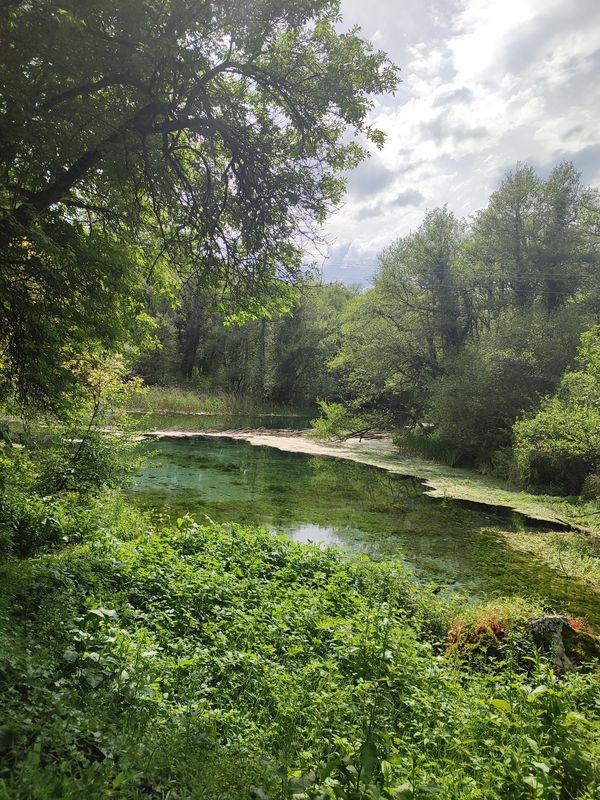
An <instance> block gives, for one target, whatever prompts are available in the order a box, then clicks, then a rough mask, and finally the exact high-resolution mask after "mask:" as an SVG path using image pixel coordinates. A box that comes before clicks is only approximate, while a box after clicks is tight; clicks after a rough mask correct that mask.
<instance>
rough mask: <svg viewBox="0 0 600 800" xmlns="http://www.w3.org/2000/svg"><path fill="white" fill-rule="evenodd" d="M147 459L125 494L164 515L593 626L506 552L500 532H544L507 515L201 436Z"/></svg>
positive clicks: (559, 584)
mask: <svg viewBox="0 0 600 800" xmlns="http://www.w3.org/2000/svg"><path fill="white" fill-rule="evenodd" d="M144 448H145V450H146V453H147V454H148V455H149V456H150V457H149V458H148V459H147V461H146V464H145V466H144V468H143V470H142V472H141V473H140V475H139V476H138V477H137V479H136V480H135V482H134V484H133V485H132V487H131V490H130V491H131V494H132V496H133V497H134V498H135V499H136V500H137V502H139V503H140V504H141V505H143V506H144V507H147V508H152V509H155V510H157V511H159V512H160V513H162V514H165V515H167V516H169V517H177V516H182V515H183V514H186V513H189V514H191V515H192V516H193V517H194V518H195V519H196V520H197V521H199V522H202V521H203V520H204V519H205V518H206V517H208V518H210V519H211V520H214V521H216V522H226V521H235V522H240V523H247V524H252V525H255V524H259V525H267V526H268V527H269V528H271V529H272V530H276V531H281V532H284V533H286V534H287V535H289V536H290V537H291V538H292V539H294V540H295V541H300V542H313V543H315V544H321V545H323V544H328V545H335V546H339V547H344V548H347V549H349V550H351V551H362V552H365V553H367V554H369V555H370V556H371V557H372V558H376V559H391V558H394V559H400V560H402V561H403V562H404V563H405V564H406V565H407V566H408V567H409V568H410V569H411V570H413V571H414V573H415V575H416V576H417V577H418V578H419V579H421V580H424V581H427V582H430V581H433V582H435V583H436V584H437V585H439V587H440V590H441V591H455V590H466V591H468V592H469V593H470V594H472V595H475V596H484V597H492V596H498V595H510V594H518V595H522V596H527V597H531V598H533V599H541V600H543V601H544V602H545V603H546V604H547V605H548V606H549V607H550V608H553V609H555V610H557V611H567V612H570V613H572V614H575V615H581V616H585V617H586V618H587V619H589V620H590V622H595V623H596V624H598V623H600V603H599V600H600V598H599V597H598V594H597V593H595V592H594V591H593V590H591V588H590V587H589V586H585V585H583V584H580V583H579V582H578V581H577V580H574V579H569V578H567V577H566V576H564V575H562V574H560V573H558V572H556V571H554V570H552V569H551V568H550V567H548V566H547V565H546V564H545V563H544V562H542V561H540V560H539V559H537V558H536V557H534V556H532V555H529V554H525V553H521V552H518V551H515V550H514V549H513V548H511V547H510V546H509V545H508V544H507V543H506V541H505V540H504V538H503V537H502V531H503V530H504V531H506V530H515V529H516V530H523V529H530V528H531V529H535V530H536V531H537V532H538V534H539V535H540V536H543V535H545V534H546V533H547V531H548V527H549V526H548V525H546V524H542V525H540V523H534V522H533V521H528V520H527V519H526V518H524V517H523V516H522V515H520V514H515V513H513V512H511V511H510V510H508V509H504V508H497V507H487V506H477V505H475V504H469V503H464V502H461V501H450V500H443V499H439V498H432V497H429V496H428V495H425V494H424V493H423V490H422V486H421V483H420V481H419V480H418V479H415V478H411V477H403V476H399V475H393V474H391V473H388V472H386V471H384V470H380V469H377V468H375V467H369V466H366V465H362V464H356V463H352V462H348V461H343V460H341V459H334V458H324V457H315V456H306V455H302V454H298V453H285V452H281V451H279V450H275V449H273V448H269V447H254V446H252V445H249V444H247V443H246V442H241V441H235V440H230V439H226V438H217V439H215V438H203V437H201V436H197V437H190V438H179V439H175V438H173V439H168V438H166V439H161V440H159V441H154V442H148V443H146V444H145V445H144Z"/></svg>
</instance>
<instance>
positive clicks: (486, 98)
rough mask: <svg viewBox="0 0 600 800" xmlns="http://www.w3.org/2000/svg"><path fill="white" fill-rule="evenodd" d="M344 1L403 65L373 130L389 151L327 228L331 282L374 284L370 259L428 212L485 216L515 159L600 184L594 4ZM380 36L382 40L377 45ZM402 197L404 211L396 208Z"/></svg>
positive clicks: (354, 20)
mask: <svg viewBox="0 0 600 800" xmlns="http://www.w3.org/2000/svg"><path fill="white" fill-rule="evenodd" d="M402 5H403V10H402V14H399V13H398V9H397V0H370V2H369V3H368V4H365V3H364V2H363V0H342V13H343V14H344V26H345V27H347V26H349V25H352V24H359V25H361V26H362V27H363V33H364V35H365V36H366V37H367V38H376V39H377V46H378V47H380V48H381V49H383V50H386V51H387V52H388V53H389V54H390V56H391V57H392V59H393V60H394V61H396V62H397V63H399V64H400V66H401V67H402V78H403V83H402V85H401V88H400V91H399V92H398V94H397V96H396V97H395V98H378V102H377V104H376V106H375V108H374V110H373V112H372V122H373V123H374V124H376V125H377V126H378V127H380V128H382V129H383V130H384V131H385V132H386V133H387V141H386V145H385V147H384V149H383V151H381V152H376V154H375V155H374V157H373V159H372V160H371V161H370V162H368V163H367V164H365V165H363V166H361V167H359V169H358V170H357V171H356V173H355V174H354V175H350V176H349V191H348V195H347V197H346V202H345V204H344V207H343V209H341V210H340V211H339V212H338V213H337V214H336V215H335V216H334V217H333V218H332V220H331V221H330V222H329V223H328V226H327V229H326V235H327V238H328V240H329V241H332V242H333V245H332V247H331V248H330V252H329V256H330V257H329V260H328V262H327V264H326V266H325V277H326V278H330V279H342V280H345V281H348V282H351V281H353V280H363V281H364V280H365V279H368V277H369V275H370V272H371V271H372V267H373V266H374V265H375V264H376V254H377V252H379V251H380V250H381V249H382V248H383V247H384V246H385V245H386V244H387V243H389V242H390V241H392V240H393V239H395V238H397V237H398V236H400V235H404V234H405V233H407V232H408V231H409V230H411V229H414V228H415V227H417V226H418V224H419V223H420V220H421V219H422V216H423V214H424V212H425V210H426V208H433V207H435V206H438V205H442V204H443V203H446V202H447V203H448V204H449V206H450V208H452V209H453V210H454V211H455V213H457V214H459V215H468V214H471V213H472V212H473V211H475V210H476V209H477V208H480V207H481V206H483V205H484V204H485V202H486V200H487V197H488V196H489V194H490V192H492V191H493V190H494V189H495V188H496V187H497V185H498V182H499V180H500V179H501V176H502V174H503V172H504V171H505V170H506V169H508V168H510V167H511V166H513V165H514V164H515V163H516V162H517V161H530V162H531V163H532V164H534V165H535V166H537V167H539V168H540V169H548V167H550V166H551V165H552V164H553V163H554V162H556V161H558V160H560V159H563V158H573V160H574V161H575V163H576V165H577V166H578V168H579V169H581V170H582V171H583V180H584V181H585V182H587V183H592V184H598V183H600V136H599V135H598V130H600V112H599V109H600V82H598V80H597V77H596V76H597V74H598V70H599V69H600V47H599V42H600V2H598V0H502V2H499V1H498V0H445V2H442V1H441V0H440V1H439V2H435V0H426V2H420V0H404V2H403V4H402ZM375 34H377V36H375ZM395 198H404V200H405V201H406V200H408V202H394V199H395Z"/></svg>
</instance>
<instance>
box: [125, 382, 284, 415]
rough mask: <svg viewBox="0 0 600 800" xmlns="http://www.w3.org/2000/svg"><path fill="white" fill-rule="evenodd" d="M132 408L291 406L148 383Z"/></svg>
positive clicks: (189, 410)
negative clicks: (149, 384)
mask: <svg viewBox="0 0 600 800" xmlns="http://www.w3.org/2000/svg"><path fill="white" fill-rule="evenodd" d="M127 410H128V411H140V412H148V413H171V414H278V415H279V414H282V415H289V414H291V413H292V411H290V408H289V406H285V405H281V404H277V403H269V402H266V401H262V400H258V399H256V398H253V397H250V396H248V395H240V394H235V393H233V392H223V391H219V392H212V393H207V392H202V391H197V390H194V389H185V388H181V387H177V386H147V387H145V389H144V392H143V393H141V394H138V395H137V396H136V397H135V398H133V399H132V401H131V402H130V403H129V404H128V406H127Z"/></svg>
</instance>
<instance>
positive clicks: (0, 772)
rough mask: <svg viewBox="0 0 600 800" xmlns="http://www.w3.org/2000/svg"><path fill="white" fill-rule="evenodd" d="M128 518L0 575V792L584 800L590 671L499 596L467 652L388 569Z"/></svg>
mask: <svg viewBox="0 0 600 800" xmlns="http://www.w3.org/2000/svg"><path fill="white" fill-rule="evenodd" d="M114 502H116V498H115V497H113V500H112V501H111V503H114ZM131 514H132V512H131V511H128V510H127V509H126V507H123V506H122V505H121V506H119V507H115V508H109V507H106V508H105V512H104V515H103V517H101V518H98V520H97V523H96V529H95V534H94V536H93V537H91V538H89V540H88V542H87V543H86V544H81V545H78V546H75V547H72V548H68V549H66V550H64V551H62V552H61V553H60V554H53V555H48V556H44V557H42V558H38V559H35V560H33V561H24V562H18V563H12V564H8V565H5V566H4V567H2V579H3V583H4V586H5V587H6V588H5V591H4V592H3V594H2V597H1V598H0V620H1V625H0V645H1V646H0V689H1V690H2V691H1V693H0V697H1V698H2V700H1V702H2V719H3V725H2V728H1V730H0V797H2V792H4V796H7V797H10V798H14V800H25V798H28V800H29V798H32V797H40V798H42V797H48V796H64V797H73V798H75V797H80V796H82V795H83V794H85V796H86V797H90V798H92V800H96V798H97V799H98V800H100V798H106V797H118V798H121V800H140V799H141V798H142V797H156V798H159V797H165V796H167V795H170V796H173V797H178V798H182V799H183V798H186V799H187V798H189V799H190V800H192V798H200V797H201V798H211V799H212V798H214V799H215V800H217V798H224V797H227V798H228V799H229V798H234V799H235V798H239V800H242V798H245V799H247V798H248V797H249V796H254V797H257V798H260V797H268V798H272V799H273V800H291V798H297V800H301V799H302V798H304V800H306V799H307V798H310V800H318V799H320V798H331V799H332V800H333V798H347V799H348V800H350V798H356V799H357V800H358V798H372V799H373V800H375V798H377V800H381V798H420V799H421V800H425V798H427V797H430V796H434V795H436V794H437V795H438V796H441V797H445V798H446V797H447V798H451V799H456V800H464V799H465V798H476V797H481V798H486V799H488V798H489V800H504V798H507V797H515V798H517V797H518V798H529V797H539V798H544V799H545V800H551V798H555V797H558V796H561V793H562V795H564V796H565V797H572V798H579V800H592V798H594V797H595V794H596V792H597V789H598V787H599V785H600V773H599V759H600V751H599V750H598V741H599V739H598V736H597V733H598V709H597V703H598V686H597V682H596V680H595V678H594V677H593V675H584V674H574V675H568V676H565V677H564V678H561V679H560V680H558V679H557V678H556V677H555V676H554V674H553V673H552V670H551V669H550V668H549V666H548V664H546V662H545V660H544V657H543V656H542V655H540V654H538V653H536V651H535V650H534V648H533V647H532V646H531V643H528V642H527V640H526V639H525V638H524V637H522V636H521V635H520V634H519V636H518V637H517V638H514V637H513V632H512V631H516V630H517V628H518V625H517V626H512V625H511V624H510V622H511V618H512V617H513V615H514V614H516V615H517V616H519V614H522V613H524V609H523V608H522V607H521V606H519V605H518V603H512V604H506V605H505V606H504V607H501V606H498V607H496V608H495V609H491V608H490V609H487V610H485V609H484V610H481V611H479V612H476V611H474V612H473V618H472V621H469V620H468V619H466V618H465V619H464V620H463V622H462V624H463V625H464V626H467V627H468V626H469V625H481V624H482V621H483V620H484V619H485V620H487V621H488V622H489V621H490V620H492V618H493V620H494V621H495V622H497V623H498V624H501V625H502V626H504V628H505V630H506V636H504V637H503V640H502V641H503V649H502V652H501V654H500V657H497V658H494V659H488V660H485V659H480V660H479V661H477V662H474V661H473V660H472V658H471V656H469V657H468V658H465V657H463V655H461V653H460V652H456V651H454V652H449V653H446V648H447V644H448V641H447V632H448V630H449V629H450V627H451V624H452V623H451V616H450V612H449V611H444V610H443V609H444V606H443V604H442V603H441V602H440V601H439V600H435V599H434V598H433V597H431V596H428V595H427V594H426V593H423V592H422V591H420V590H417V589H416V587H415V585H414V584H413V583H412V581H411V579H410V578H409V577H408V576H407V575H406V574H405V573H404V572H403V570H402V568H401V567H400V566H399V565H398V564H392V563H387V564H386V563H380V564H377V563H373V562H370V561H369V560H368V559H364V558H358V559H349V558H347V557H346V556H344V555H343V554H341V553H340V552H338V551H335V550H320V549H318V548H316V547H308V546H302V545H296V544H293V543H291V542H289V541H287V540H286V539H284V538H283V537H278V536H273V535H272V534H270V533H269V532H268V531H266V530H251V529H244V528H242V527H240V526H236V525H221V526H200V525H197V524H196V523H195V522H194V521H193V520H192V519H191V518H189V517H182V518H181V519H180V520H179V523H178V525H177V527H175V528H169V529H162V530H157V531H153V530H152V529H151V526H150V525H149V523H148V521H147V520H145V518H143V517H141V518H140V519H139V520H138V521H137V522H136V523H135V524H134V518H133V517H132V515H131ZM133 528H135V529H136V531H137V532H136V533H135V534H133V535H132V529H133ZM444 615H445V616H444ZM436 616H437V617H438V619H440V620H443V619H444V618H445V619H446V623H445V624H446V629H445V632H444V623H443V622H442V624H441V625H439V626H433V627H432V626H431V624H430V620H431V618H432V617H436ZM490 625H491V622H490ZM511 637H513V638H511Z"/></svg>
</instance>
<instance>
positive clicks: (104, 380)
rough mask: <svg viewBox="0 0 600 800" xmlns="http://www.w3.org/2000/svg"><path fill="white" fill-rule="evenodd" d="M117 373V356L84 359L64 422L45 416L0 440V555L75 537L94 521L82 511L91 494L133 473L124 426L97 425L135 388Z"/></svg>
mask: <svg viewBox="0 0 600 800" xmlns="http://www.w3.org/2000/svg"><path fill="white" fill-rule="evenodd" d="M80 366H81V365H80ZM82 369H83V368H82ZM123 372H124V364H123V362H122V361H121V360H120V359H114V360H113V361H112V362H109V363H107V364H104V365H103V366H101V367H100V366H98V367H95V368H92V369H89V367H87V365H86V367H85V370H84V371H83V372H81V373H80V374H81V377H82V383H81V384H80V386H79V395H80V398H79V399H80V402H79V404H78V405H77V406H75V405H73V404H71V405H70V406H69V416H68V418H67V420H66V422H65V423H63V424H57V423H56V420H53V419H52V418H51V417H50V416H47V417H46V418H44V419H43V420H37V425H35V426H32V425H31V424H30V425H29V426H28V427H27V428H24V429H23V430H22V431H19V430H18V429H17V428H15V429H14V430H12V431H9V433H8V435H7V436H6V441H4V442H3V443H2V445H1V446H0V486H1V489H2V495H1V499H0V555H2V556H4V557H10V556H19V557H24V556H31V555H33V554H34V553H36V552H38V551H40V550H47V549H55V548H58V547H62V546H64V545H65V544H67V543H69V542H73V541H79V540H80V539H81V537H82V535H83V533H84V532H85V531H86V530H88V529H89V525H90V524H93V520H94V519H95V517H94V514H93V513H92V514H91V517H88V510H90V511H91V509H93V508H94V507H95V506H96V499H97V498H98V496H99V495H101V494H102V493H103V492H104V490H106V489H108V488H110V487H113V488H114V487H116V486H120V485H121V484H122V483H123V481H124V479H125V478H126V476H127V475H129V474H131V473H132V472H133V471H135V469H136V468H137V466H138V463H139V462H138V460H137V459H136V458H135V456H134V451H135V446H136V444H135V440H134V436H133V429H132V427H131V425H130V424H129V423H128V422H127V421H125V420H121V430H120V431H119V432H118V433H114V432H113V433H111V432H109V430H107V429H106V428H105V427H104V426H105V425H106V424H107V423H111V424H114V423H115V422H118V421H119V415H118V412H119V408H120V406H121V405H122V404H123V403H125V402H126V401H127V400H128V398H130V397H131V396H132V395H134V394H135V393H136V392H137V391H139V385H138V382H137V381H124V380H123ZM84 377H85V382H83V379H84ZM40 422H43V423H44V424H42V425H40V424H39V423H40ZM86 506H89V509H88V510H86Z"/></svg>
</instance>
